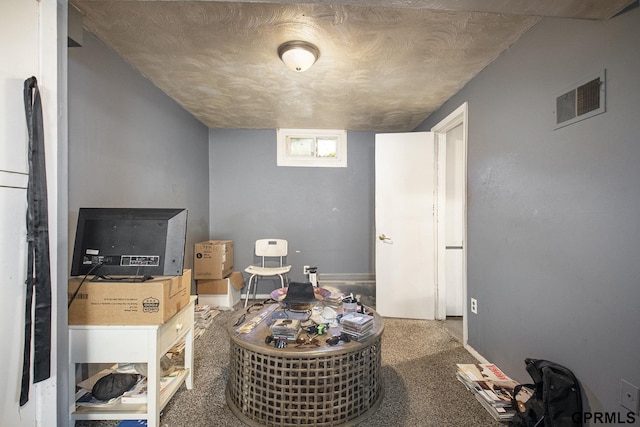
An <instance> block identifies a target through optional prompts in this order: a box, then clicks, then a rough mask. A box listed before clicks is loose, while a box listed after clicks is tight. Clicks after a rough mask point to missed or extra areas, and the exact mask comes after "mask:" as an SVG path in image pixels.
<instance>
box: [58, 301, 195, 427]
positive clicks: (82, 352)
mask: <svg viewBox="0 0 640 427" xmlns="http://www.w3.org/2000/svg"><path fill="white" fill-rule="evenodd" d="M195 300H196V297H195V296H192V297H191V300H190V302H189V304H188V305H187V306H186V307H184V308H183V309H182V310H180V311H179V312H178V313H176V315H175V316H173V317H172V318H171V319H169V320H167V321H166V322H165V323H164V324H162V325H69V388H70V389H69V399H70V402H69V406H70V408H69V425H71V426H73V425H74V423H75V420H140V419H146V420H147V425H148V426H149V427H159V425H160V412H161V411H162V409H163V408H164V407H165V405H166V404H167V403H168V402H169V400H170V399H171V398H172V397H173V395H174V394H175V392H176V391H177V390H178V388H179V387H180V386H181V385H182V384H183V383H185V385H186V388H187V389H188V390H190V389H191V388H192V387H193V338H194V337H193V318H194V307H195ZM183 340H184V341H185V348H184V352H185V354H184V367H183V369H181V373H180V376H179V377H178V378H176V379H175V380H174V381H173V382H172V383H171V385H169V386H168V387H167V390H166V391H164V390H163V392H162V394H160V372H161V371H162V370H161V368H160V359H161V358H162V356H163V355H164V354H165V353H166V352H167V351H169V350H170V349H171V347H173V346H174V345H175V344H177V343H178V342H181V341H183ZM118 362H120V363H146V364H147V381H148V390H149V391H148V396H147V403H146V404H144V403H142V404H135V403H130V404H123V403H120V402H116V403H114V404H112V405H107V406H104V407H83V406H77V405H76V402H75V388H76V378H75V372H76V363H118Z"/></svg>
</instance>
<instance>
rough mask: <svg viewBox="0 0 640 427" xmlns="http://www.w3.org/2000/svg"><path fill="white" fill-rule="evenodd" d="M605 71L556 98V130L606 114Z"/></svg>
mask: <svg viewBox="0 0 640 427" xmlns="http://www.w3.org/2000/svg"><path fill="white" fill-rule="evenodd" d="M604 76H605V73H604V70H602V71H601V72H600V73H599V74H598V75H597V76H594V77H591V78H588V79H586V80H583V81H581V82H580V83H578V84H576V85H574V86H573V88H572V89H570V90H569V91H564V92H563V93H562V94H561V95H559V96H557V97H556V123H555V129H558V128H561V127H563V126H567V125H570V124H572V123H576V122H579V121H580V120H584V119H586V118H589V117H593V116H595V115H597V114H600V113H604V111H605V109H604V99H605V97H604V95H605V84H604V83H605V81H604Z"/></svg>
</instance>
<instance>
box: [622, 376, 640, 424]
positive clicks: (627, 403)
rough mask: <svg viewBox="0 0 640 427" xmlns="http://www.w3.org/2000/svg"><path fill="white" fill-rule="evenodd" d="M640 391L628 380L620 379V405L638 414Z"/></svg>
mask: <svg viewBox="0 0 640 427" xmlns="http://www.w3.org/2000/svg"><path fill="white" fill-rule="evenodd" d="M639 397H640V391H639V389H638V387H636V386H634V385H633V384H631V383H630V382H627V381H625V380H622V382H621V384H620V405H622V407H624V408H627V409H628V410H630V411H631V412H633V413H634V414H636V415H638V401H639Z"/></svg>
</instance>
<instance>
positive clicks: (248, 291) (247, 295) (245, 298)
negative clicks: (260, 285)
mask: <svg viewBox="0 0 640 427" xmlns="http://www.w3.org/2000/svg"><path fill="white" fill-rule="evenodd" d="M254 277H256V275H255V274H253V275H251V277H249V284H248V285H247V293H246V294H245V296H244V308H247V303H248V302H249V294H250V293H251V281H252V280H253V278H254ZM254 287H257V284H256V285H255V286H254Z"/></svg>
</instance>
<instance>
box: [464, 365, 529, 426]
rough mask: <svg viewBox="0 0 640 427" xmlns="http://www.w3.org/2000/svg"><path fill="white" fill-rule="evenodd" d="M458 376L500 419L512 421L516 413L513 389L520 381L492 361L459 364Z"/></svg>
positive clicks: (491, 412) (479, 400) (493, 414)
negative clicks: (513, 378) (510, 376)
mask: <svg viewBox="0 0 640 427" xmlns="http://www.w3.org/2000/svg"><path fill="white" fill-rule="evenodd" d="M457 366H458V371H457V373H456V378H457V379H458V381H460V382H461V383H462V384H464V386H465V387H466V388H467V390H470V391H471V392H472V393H473V394H474V395H475V397H476V399H477V400H478V402H480V403H481V404H482V406H483V407H484V408H485V409H486V410H487V411H488V412H489V413H490V414H491V416H493V418H495V419H496V420H498V421H504V422H507V421H510V420H511V419H512V418H513V415H514V414H515V409H514V408H513V404H512V397H513V389H514V388H515V386H517V385H518V383H517V382H516V381H514V380H512V379H511V378H509V377H508V376H507V375H505V373H504V372H502V370H500V368H498V367H497V366H496V365H494V364H491V363H476V364H458V365H457Z"/></svg>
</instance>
